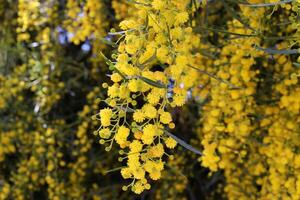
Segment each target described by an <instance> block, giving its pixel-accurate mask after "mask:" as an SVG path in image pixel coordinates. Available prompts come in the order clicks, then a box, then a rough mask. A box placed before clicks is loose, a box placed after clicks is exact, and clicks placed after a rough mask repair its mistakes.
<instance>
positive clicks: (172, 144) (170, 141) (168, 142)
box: [165, 137, 177, 149]
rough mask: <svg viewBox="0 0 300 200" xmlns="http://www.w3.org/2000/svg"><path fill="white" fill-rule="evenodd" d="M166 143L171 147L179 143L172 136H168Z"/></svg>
mask: <svg viewBox="0 0 300 200" xmlns="http://www.w3.org/2000/svg"><path fill="white" fill-rule="evenodd" d="M165 143H166V146H167V147H168V148H169V149H174V148H175V147H176V145H177V142H176V140H174V139H173V138H171V137H168V138H167V139H166V140H165Z"/></svg>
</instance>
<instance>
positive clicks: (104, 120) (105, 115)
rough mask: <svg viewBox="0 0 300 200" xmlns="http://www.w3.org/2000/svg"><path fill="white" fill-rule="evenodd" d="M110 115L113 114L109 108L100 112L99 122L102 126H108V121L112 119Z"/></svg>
mask: <svg viewBox="0 0 300 200" xmlns="http://www.w3.org/2000/svg"><path fill="white" fill-rule="evenodd" d="M112 113H113V112H112V110H111V109H110V108H105V109H102V110H101V111H100V121H101V125H102V126H104V127H106V126H110V119H111V117H112Z"/></svg>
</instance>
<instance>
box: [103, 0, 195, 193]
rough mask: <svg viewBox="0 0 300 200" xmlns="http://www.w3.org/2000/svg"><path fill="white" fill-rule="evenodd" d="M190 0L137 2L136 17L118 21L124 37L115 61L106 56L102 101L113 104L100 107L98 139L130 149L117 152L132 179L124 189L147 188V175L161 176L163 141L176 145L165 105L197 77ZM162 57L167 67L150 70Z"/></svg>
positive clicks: (177, 101)
mask: <svg viewBox="0 0 300 200" xmlns="http://www.w3.org/2000/svg"><path fill="white" fill-rule="evenodd" d="M188 3H189V2H188V1H182V2H176V1H175V2H172V1H170V2H165V1H144V2H139V3H138V4H136V9H137V12H138V18H133V19H126V20H123V21H122V22H121V23H120V28H121V29H122V30H123V31H124V36H123V37H124V38H123V39H122V41H121V42H120V44H119V47H118V54H117V55H116V56H115V59H116V62H114V61H109V60H108V61H107V62H108V63H109V64H110V67H111V68H112V69H113V74H112V75H111V80H112V82H113V85H111V86H109V87H108V89H107V93H108V98H107V99H106V100H105V102H106V103H107V104H108V105H109V106H111V107H112V108H104V109H102V110H100V112H99V115H98V116H99V118H100V122H101V126H100V128H99V130H98V131H99V135H100V137H101V138H102V139H101V140H100V143H102V144H104V143H107V142H108V143H109V145H108V147H106V149H107V150H110V149H111V147H112V144H113V142H114V141H116V143H117V144H119V146H120V147H121V148H122V149H127V148H128V149H129V152H128V153H126V154H127V156H126V157H124V158H120V159H121V160H124V159H127V167H126V168H124V169H122V170H121V174H122V176H123V177H124V178H125V179H129V178H130V179H133V181H132V182H131V184H130V185H128V186H125V187H124V189H127V188H128V187H129V186H130V187H131V189H132V190H133V191H134V192H135V193H138V194H139V193H141V192H142V191H143V190H145V189H149V188H150V185H149V183H148V180H147V175H149V177H150V179H152V180H157V179H159V178H160V177H161V171H162V170H163V169H164V161H163V158H162V157H163V155H164V154H166V153H165V146H166V147H167V148H170V149H173V148H174V147H175V146H176V141H175V140H174V139H172V138H170V137H169V136H168V135H167V134H166V133H165V130H166V129H172V128H174V123H173V122H172V116H171V113H170V112H169V111H167V110H168V109H170V108H171V107H176V106H181V105H183V104H184V102H185V101H186V98H187V91H188V90H189V89H190V88H191V87H192V86H193V85H194V83H195V80H196V77H197V71H196V70H194V69H192V68H191V67H190V66H194V64H195V58H194V56H193V54H192V50H193V49H194V48H196V47H197V45H198V44H199V38H198V37H197V36H196V35H195V34H193V32H192V28H191V27H190V26H189V25H188V23H187V22H188V20H189V13H188V12H189V10H188ZM174 19H175V20H174ZM160 63H161V64H164V65H165V67H163V68H162V69H161V70H154V67H155V65H157V64H160ZM104 87H107V84H104ZM140 101H144V103H143V106H142V107H140V105H138V103H137V102H140ZM139 104H140V103H139ZM130 120H132V122H130ZM107 136H109V137H107ZM122 153H123V150H122ZM166 155H167V154H166Z"/></svg>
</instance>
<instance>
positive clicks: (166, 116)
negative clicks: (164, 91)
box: [160, 112, 172, 124]
mask: <svg viewBox="0 0 300 200" xmlns="http://www.w3.org/2000/svg"><path fill="white" fill-rule="evenodd" d="M171 121H172V117H171V114H170V113H169V112H162V113H161V114H160V122H161V123H163V124H169V123H170V122H171Z"/></svg>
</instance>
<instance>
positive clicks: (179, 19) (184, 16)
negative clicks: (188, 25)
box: [175, 11, 189, 24]
mask: <svg viewBox="0 0 300 200" xmlns="http://www.w3.org/2000/svg"><path fill="white" fill-rule="evenodd" d="M188 20H189V14H188V13H187V12H185V11H184V12H180V13H178V14H177V15H176V17H175V22H176V24H183V23H185V22H187V21H188Z"/></svg>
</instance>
